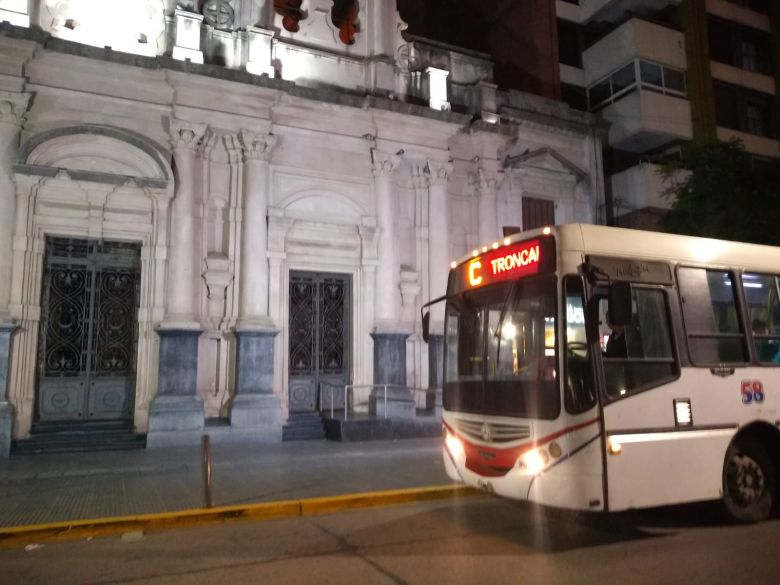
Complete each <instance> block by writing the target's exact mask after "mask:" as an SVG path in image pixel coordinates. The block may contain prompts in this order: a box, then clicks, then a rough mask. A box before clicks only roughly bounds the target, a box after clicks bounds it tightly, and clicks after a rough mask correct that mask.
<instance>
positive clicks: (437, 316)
mask: <svg viewBox="0 0 780 585" xmlns="http://www.w3.org/2000/svg"><path fill="white" fill-rule="evenodd" d="M452 168H453V165H452V163H451V162H431V161H429V162H428V165H427V169H428V174H429V177H430V179H429V187H428V189H429V199H428V204H429V213H428V218H429V219H428V221H429V228H428V239H429V242H430V244H429V246H428V271H429V275H428V281H429V283H430V290H429V295H430V298H431V299H435V298H438V297H440V296H442V295H444V294H446V293H447V278H448V276H449V270H450V261H451V259H450V257H449V255H450V242H449V229H450V227H449V226H450V219H449V218H450V216H449V214H450V210H449V202H448V196H447V181H448V179H449V177H450V175H451V174H452ZM431 324H432V326H433V327H432V330H433V331H435V332H439V333H440V332H441V331H442V330H443V328H444V305H443V304H438V305H435V306H433V307H431Z"/></svg>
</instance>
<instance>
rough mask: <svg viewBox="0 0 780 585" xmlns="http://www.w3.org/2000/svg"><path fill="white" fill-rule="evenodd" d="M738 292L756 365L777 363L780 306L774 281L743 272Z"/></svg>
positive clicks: (775, 281) (771, 278)
mask: <svg viewBox="0 0 780 585" xmlns="http://www.w3.org/2000/svg"><path fill="white" fill-rule="evenodd" d="M742 289H743V290H744V292H745V300H746V301H747V305H748V309H749V310H750V324H751V329H752V330H753V347H754V348H755V350H756V355H757V356H758V361H760V362H762V363H772V364H777V363H780V302H779V301H778V288H777V277H775V276H770V275H768V274H750V273H747V272H746V273H744V274H743V275H742Z"/></svg>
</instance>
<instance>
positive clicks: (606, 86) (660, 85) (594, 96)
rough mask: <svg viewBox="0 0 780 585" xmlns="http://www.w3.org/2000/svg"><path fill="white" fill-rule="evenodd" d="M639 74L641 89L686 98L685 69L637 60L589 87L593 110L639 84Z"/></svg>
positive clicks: (589, 101) (607, 103)
mask: <svg viewBox="0 0 780 585" xmlns="http://www.w3.org/2000/svg"><path fill="white" fill-rule="evenodd" d="M637 74H638V76H639V79H640V80H641V85H642V89H649V90H651V91H657V92H659V93H663V94H666V95H673V96H678V97H685V96H686V95H687V89H686V85H685V72H684V71H680V70H679V69H673V68H671V67H665V66H663V65H659V64H658V63H651V62H650V61H644V60H635V61H632V62H631V63H629V64H627V65H624V66H623V67H621V68H620V69H618V70H617V71H615V72H614V73H612V74H611V75H609V76H608V77H606V78H604V79H602V80H601V81H599V82H598V83H596V84H594V85H592V86H591V87H590V88H588V103H589V104H590V110H591V111H596V110H599V109H601V108H604V107H606V106H607V105H609V104H611V103H613V102H615V101H616V100H617V99H619V98H621V97H623V96H624V95H626V94H628V93H631V92H632V91H634V90H635V89H636V87H637V82H636V80H637Z"/></svg>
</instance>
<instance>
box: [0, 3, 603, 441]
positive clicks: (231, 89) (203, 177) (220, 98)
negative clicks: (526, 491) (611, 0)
mask: <svg viewBox="0 0 780 585" xmlns="http://www.w3.org/2000/svg"><path fill="white" fill-rule="evenodd" d="M0 22H2V24H0V456H7V455H8V454H9V451H10V449H11V445H12V444H13V445H14V446H16V445H19V446H20V447H21V446H23V445H24V444H25V442H28V441H35V440H36V438H37V439H40V438H41V437H45V436H46V433H50V432H51V430H52V429H60V430H61V429H63V428H72V429H80V430H81V431H83V432H85V433H87V434H88V433H89V431H90V429H95V430H105V429H107V428H116V429H125V430H127V432H128V433H129V434H132V435H134V436H143V437H144V438H145V444H146V446H147V447H148V448H154V447H157V446H163V445H187V444H198V443H199V442H200V440H201V437H202V436H203V435H204V434H205V433H209V434H210V436H211V437H212V440H214V441H244V442H256V443H267V442H277V441H281V440H282V438H283V429H285V430H286V429H287V428H290V429H294V427H295V422H296V421H303V420H307V417H308V418H311V417H312V416H316V417H319V413H320V412H323V414H325V413H327V415H328V416H329V415H330V408H331V404H333V405H334V409H335V410H336V411H338V410H339V409H341V410H342V411H343V409H344V408H345V406H346V408H347V410H348V412H349V414H350V415H353V414H362V415H364V416H377V417H383V416H385V415H388V416H390V417H391V418H392V417H419V416H425V415H426V413H427V414H428V415H430V416H435V413H436V407H437V392H436V390H437V386H440V377H441V373H440V368H441V363H442V357H441V352H442V343H441V339H442V334H443V313H442V312H436V311H435V312H434V313H433V315H432V321H431V331H432V333H433V334H434V336H433V339H432V342H431V343H430V344H426V343H424V342H423V340H422V337H421V325H420V318H419V316H420V307H421V305H422V304H424V303H426V302H427V301H429V300H431V299H433V298H436V297H439V296H441V295H443V294H444V292H445V289H446V284H447V275H448V270H449V267H450V262H451V261H452V260H454V259H455V258H457V257H460V256H461V255H463V254H464V253H466V252H468V251H470V250H473V249H475V248H477V247H479V248H480V249H481V248H482V246H490V245H492V243H493V242H497V241H501V240H502V239H503V238H504V237H505V236H506V235H508V234H511V233H515V232H517V231H519V230H525V229H531V228H535V227H540V226H543V225H548V224H560V223H566V222H573V221H577V222H590V223H593V222H596V221H597V220H598V218H599V215H598V213H599V212H598V210H599V209H600V208H601V207H603V205H604V186H603V169H602V160H601V152H602V141H603V140H604V139H605V138H606V131H607V128H606V127H605V126H604V125H603V123H601V122H599V121H598V120H599V119H598V118H597V117H596V116H595V115H593V114H589V113H585V112H582V111H579V110H575V109H572V108H570V107H569V106H568V105H566V104H565V103H563V102H559V101H555V100H551V99H548V98H545V97H541V96H537V95H532V94H527V93H522V92H519V91H515V90H511V91H505V90H501V89H499V88H498V87H497V86H496V84H495V83H493V66H492V63H491V60H490V56H488V55H486V54H482V53H476V52H474V51H470V50H464V49H459V48H457V47H453V46H449V45H446V44H443V43H441V42H437V41H434V40H428V39H425V38H419V37H415V36H414V35H411V34H408V33H407V32H406V30H405V29H406V25H405V23H404V21H403V19H402V17H401V15H400V14H399V12H398V10H397V6H396V2H395V0H203V1H200V0H198V1H192V0H191V1H179V2H176V1H174V0H131V1H128V0H121V1H120V0H100V2H95V1H91V0H0ZM437 310H438V311H441V309H437ZM345 387H347V390H346V391H345ZM387 389H389V390H387ZM385 391H387V392H388V401H387V402H385V401H384V392H385ZM345 398H346V401H347V404H346V405H345V404H344V401H345ZM439 403H440V392H439ZM289 436H290V437H293V436H294V433H293V432H291V434H290V435H289Z"/></svg>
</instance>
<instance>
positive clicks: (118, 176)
mask: <svg viewBox="0 0 780 585" xmlns="http://www.w3.org/2000/svg"><path fill="white" fill-rule="evenodd" d="M14 170H15V171H16V172H18V173H22V174H32V175H44V176H54V175H56V174H57V173H58V172H60V171H65V172H67V173H68V174H69V175H70V176H71V178H73V179H83V180H90V181H97V182H108V183H118V184H121V183H122V182H124V181H125V180H127V179H132V180H135V181H136V183H138V184H144V185H148V186H153V187H166V186H168V185H169V182H170V179H171V177H172V173H171V170H170V167H169V166H168V163H167V162H166V160H165V158H164V157H163V154H162V151H161V149H160V148H159V147H157V146H156V145H154V144H152V143H151V142H150V141H149V140H148V139H147V138H145V137H143V136H141V135H139V134H136V133H133V132H130V131H127V130H123V129H118V128H113V127H108V126H100V125H92V124H83V125H80V126H71V127H64V128H56V129H53V130H49V131H46V132H42V133H40V134H37V135H35V136H33V137H32V138H31V139H30V140H28V141H27V142H26V143H25V144H23V145H22V147H21V148H20V150H19V153H18V157H17V164H16V165H15V166H14Z"/></svg>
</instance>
